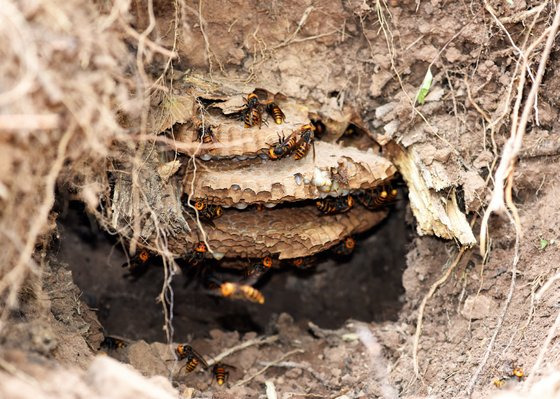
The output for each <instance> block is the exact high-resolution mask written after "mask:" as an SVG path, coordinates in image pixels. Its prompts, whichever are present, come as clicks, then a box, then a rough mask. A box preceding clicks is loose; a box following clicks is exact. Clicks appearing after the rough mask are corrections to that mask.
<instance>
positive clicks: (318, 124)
mask: <svg viewBox="0 0 560 399" xmlns="http://www.w3.org/2000/svg"><path fill="white" fill-rule="evenodd" d="M311 124H312V125H313V127H314V128H315V137H316V138H318V139H320V138H321V137H323V135H324V134H325V133H326V132H327V126H326V125H325V124H324V123H323V121H322V120H321V119H319V117H318V116H317V117H314V116H312V117H311Z"/></svg>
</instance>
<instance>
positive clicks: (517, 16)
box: [500, 1, 548, 24]
mask: <svg viewBox="0 0 560 399" xmlns="http://www.w3.org/2000/svg"><path fill="white" fill-rule="evenodd" d="M547 3H548V1H543V2H542V4H541V5H538V6H536V7H533V8H531V9H530V10H525V11H523V12H520V13H519V14H515V15H512V16H511V17H502V18H500V22H501V23H502V24H515V23H517V22H520V21H523V20H524V19H527V18H529V17H530V16H531V15H534V14H538V13H540V12H541V11H542V10H543V9H544V7H545V6H546V4H547Z"/></svg>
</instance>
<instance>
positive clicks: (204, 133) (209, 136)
mask: <svg viewBox="0 0 560 399" xmlns="http://www.w3.org/2000/svg"><path fill="white" fill-rule="evenodd" d="M201 140H202V142H203V143H204V144H212V143H213V142H214V141H215V140H216V137H215V136H214V133H213V132H212V128H211V127H210V126H205V125H204V124H203V123H202V122H200V121H199V122H198V126H197V129H196V141H198V142H200V141H201Z"/></svg>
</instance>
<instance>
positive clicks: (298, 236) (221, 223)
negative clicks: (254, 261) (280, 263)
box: [205, 205, 387, 259]
mask: <svg viewBox="0 0 560 399" xmlns="http://www.w3.org/2000/svg"><path fill="white" fill-rule="evenodd" d="M386 215H387V211H386V210H382V211H376V212H370V211H367V210H364V209H363V208H354V209H352V210H350V211H349V212H347V213H343V214H338V215H332V216H320V215H319V212H318V211H317V209H316V208H315V206H313V205H310V206H304V207H298V208H279V209H267V210H263V211H257V210H254V211H244V212H239V211H230V212H225V213H224V216H222V217H221V218H219V219H216V220H214V225H215V227H213V228H212V227H208V228H206V229H205V230H206V233H207V235H208V237H207V240H208V243H209V244H210V247H211V248H212V250H213V251H214V252H217V253H220V254H223V255H224V256H226V257H238V256H239V257H251V258H253V257H254V258H260V257H263V256H266V255H278V257H279V259H290V258H297V257H304V256H309V255H313V254H316V253H318V252H321V251H323V250H326V249H328V248H330V247H331V246H333V245H335V244H336V243H338V242H340V240H342V239H343V238H345V237H347V236H349V235H352V234H357V233H361V232H364V231H366V230H369V229H370V228H372V227H373V226H375V225H376V224H378V223H379V222H380V221H381V220H383V218H385V216H386Z"/></svg>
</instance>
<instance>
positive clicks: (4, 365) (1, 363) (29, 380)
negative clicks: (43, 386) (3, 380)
mask: <svg viewBox="0 0 560 399" xmlns="http://www.w3.org/2000/svg"><path fill="white" fill-rule="evenodd" d="M0 368H1V369H4V371H6V372H7V373H10V374H11V375H13V376H14V377H16V378H19V379H20V380H22V381H23V382H25V383H26V384H29V385H31V386H34V387H37V388H38V387H39V386H40V384H39V381H37V380H36V379H35V378H33V377H32V376H30V375H29V374H26V373H24V372H23V371H21V370H18V369H17V368H16V367H15V366H14V365H13V364H10V363H8V362H7V361H5V360H4V359H3V358H1V357H0Z"/></svg>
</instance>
